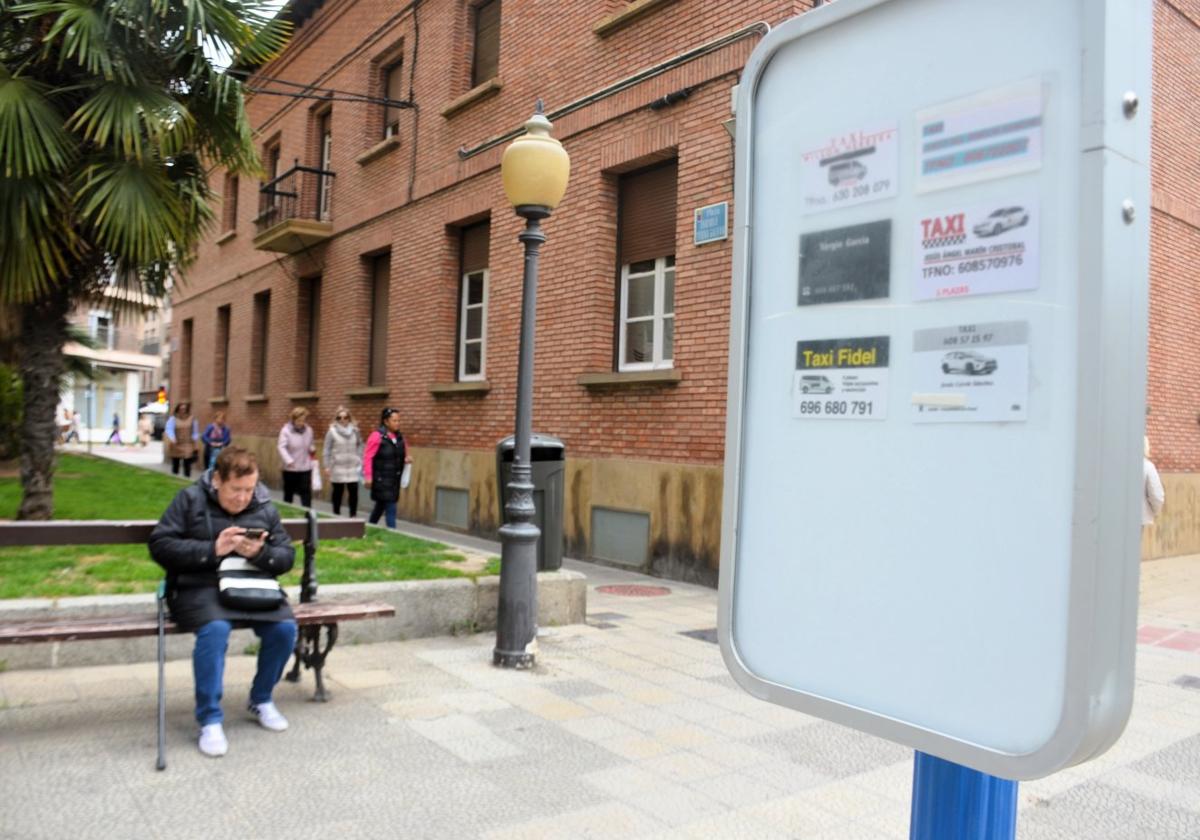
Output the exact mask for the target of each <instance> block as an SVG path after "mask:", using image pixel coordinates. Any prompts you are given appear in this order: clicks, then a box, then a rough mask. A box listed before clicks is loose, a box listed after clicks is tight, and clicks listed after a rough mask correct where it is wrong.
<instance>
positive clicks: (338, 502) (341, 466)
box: [323, 405, 363, 518]
mask: <svg viewBox="0 0 1200 840" xmlns="http://www.w3.org/2000/svg"><path fill="white" fill-rule="evenodd" d="M362 459H363V439H362V435H361V434H359V431H358V424H357V423H355V422H354V418H353V417H352V416H351V415H350V412H349V411H348V410H347V409H346V408H345V407H344V406H340V405H339V406H338V409H337V412H336V413H335V414H334V416H333V423H332V424H330V426H329V431H327V432H326V433H325V457H324V461H323V463H324V464H325V472H326V474H327V475H328V476H329V481H330V483H331V484H332V485H333V513H334V515H335V516H341V515H342V494H343V493H345V494H346V496H347V500H348V505H347V507H348V509H349V511H350V517H351V518H354V517H355V516H356V515H357V514H358V480H359V477H360V476H361V475H362Z"/></svg>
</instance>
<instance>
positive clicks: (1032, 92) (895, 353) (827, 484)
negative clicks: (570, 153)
mask: <svg viewBox="0 0 1200 840" xmlns="http://www.w3.org/2000/svg"><path fill="white" fill-rule="evenodd" d="M1150 44H1151V8H1150V4H1149V2H1148V0H1010V2H1007V3H1003V4H978V3H961V2H957V0H905V2H897V0H838V2H837V3H833V4H828V5H825V6H823V7H821V8H818V9H816V10H814V11H812V12H809V13H807V14H805V15H803V16H802V17H800V18H797V19H794V20H792V21H789V22H787V23H785V24H783V25H782V26H780V27H779V28H777V29H776V30H775V31H773V32H772V33H771V34H770V35H768V36H767V37H766V38H765V39H764V40H763V41H762V42H761V43H760V44H759V46H758V48H757V49H756V50H755V52H754V54H753V55H752V56H751V58H750V60H749V62H748V64H747V67H746V70H745V73H744V75H743V77H742V80H741V82H742V83H741V85H740V90H739V93H738V104H737V148H736V181H735V184H736V206H735V212H734V214H733V217H734V220H735V227H734V280H733V292H732V310H731V330H730V332H731V335H730V372H729V410H728V420H727V435H726V460H725V490H724V509H723V523H722V557H721V581H720V623H719V636H720V642H721V649H722V653H723V655H724V657H725V661H726V663H727V665H728V667H729V669H730V672H731V673H732V674H733V676H734V678H735V679H736V680H737V681H738V683H739V684H740V685H742V687H743V688H745V689H746V690H747V691H749V692H750V693H751V694H753V695H755V696H757V697H760V698H762V699H765V700H769V701H772V702H775V703H779V704H781V705H786V706H789V707H792V708H796V709H799V710H801V711H804V712H807V713H809V714H814V715H817V716H819V717H823V718H826V719H829V720H832V721H835V722H838V723H841V724H845V725H848V726H852V727H854V728H857V729H860V730H863V731H865V732H870V733H873V734H875V735H879V736H882V737H885V738H889V739H891V740H893V741H897V742H900V743H903V744H907V745H909V746H911V747H913V748H914V749H916V750H918V751H920V752H923V753H927V754H930V755H932V756H936V757H938V758H941V759H945V760H946V761H949V762H954V763H957V764H960V765H965V766H966V767H970V768H974V769H975V770H978V771H981V772H982V773H986V774H992V775H994V776H998V777H1002V778H1005V779H1031V778H1038V777H1042V776H1045V775H1048V774H1050V773H1052V772H1054V771H1056V770H1059V769H1061V768H1063V767H1066V766H1069V765H1072V764H1076V763H1079V762H1081V761H1085V760H1088V759H1089V758H1092V757H1095V756H1096V755H1099V754H1100V753H1102V752H1103V751H1104V750H1106V749H1107V748H1108V747H1109V746H1111V745H1112V744H1113V743H1114V742H1115V740H1116V739H1117V737H1118V736H1119V735H1120V733H1121V730H1122V729H1123V727H1124V725H1125V721H1126V719H1127V717H1128V714H1129V709H1130V705H1131V701H1132V693H1133V665H1134V640H1135V632H1136V614H1137V592H1138V587H1137V581H1138V555H1139V527H1140V525H1139V522H1140V519H1139V511H1140V492H1139V491H1140V488H1141V483H1142V482H1141V469H1142V464H1141V436H1142V433H1143V423H1144V410H1143V395H1144V393H1145V384H1146V383H1145V367H1146V359H1145V346H1146V316H1147V274H1148V264H1149V260H1148V250H1149V217H1150V213H1149V172H1148V162H1149V145H1150V144H1149V128H1150V116H1149V102H1148V99H1149V92H1150V84H1151V79H1150ZM1136 97H1140V99H1141V102H1140V105H1138V104H1137V99H1136ZM987 208H994V210H990V211H989V210H988V209H987ZM972 214H974V215H972ZM935 220H936V224H935ZM885 222H886V223H887V224H888V225H889V231H890V235H889V237H888V242H887V246H886V247H887V253H886V259H884V260H882V261H881V260H878V259H875V256H877V255H875V256H872V257H871V258H869V259H867V258H864V256H863V255H866V254H867V251H865V250H863V248H865V247H867V245H866V243H865V241H864V239H863V235H864V231H867V232H870V230H873V229H868V228H867V227H866V226H868V225H873V224H876V223H880V224H882V223H885ZM878 232H880V233H881V234H882V228H879V229H878ZM870 247H876V246H874V245H871V246H870ZM855 248H858V250H859V251H860V256H842V255H849V254H852V252H853V251H854V250H855ZM814 249H815V250H814ZM802 251H803V252H804V253H801V252H802ZM805 261H808V265H809V266H810V267H812V266H817V267H819V272H816V273H814V272H815V269H814V270H813V271H810V272H809V276H808V277H807V278H806V277H805ZM839 262H840V263H841V266H842V268H841V269H839V267H838V266H839ZM945 266H951V268H950V269H949V270H947V269H945V268H944V267H945ZM839 272H840V274H839ZM945 274H949V275H951V276H950V277H949V279H948V280H947V281H946V282H945V283H943V278H942V275H945ZM960 277H961V278H962V282H957V278H960ZM814 278H816V279H814ZM806 283H807V286H806ZM804 288H809V289H810V294H809V297H808V301H807V302H806V301H804V300H802V298H803V297H804V293H803V291H802V289H804ZM930 289H935V291H932V292H931V291H930ZM937 289H941V290H943V291H944V292H945V293H944V294H940V295H939V294H938V293H937V291H936V290H937ZM826 347H828V348H841V349H842V350H845V349H846V348H849V349H848V350H846V351H845V352H844V353H842V356H838V355H837V354H833V353H827V352H826V351H825V350H824V348H826ZM856 348H857V349H864V348H886V350H885V351H884V352H882V354H879V353H877V354H875V355H874V356H872V357H871V359H872V361H871V364H873V365H874V367H871V368H864V369H855V367H854V365H853V364H852V363H851V360H852V358H856V359H858V360H859V361H860V363H861V362H862V360H863V359H866V356H865V355H863V354H862V353H860V354H859V356H853V355H852V354H853V351H854V350H855V349H856ZM806 349H807V350H808V351H809V352H808V353H807V354H806V353H805V350H806ZM843 356H844V360H845V364H843V365H840V366H839V364H838V359H839V358H842V357H843ZM806 360H807V361H806ZM825 362H829V363H828V364H825ZM806 364H809V365H810V366H815V367H813V368H812V369H811V370H810V369H808V368H806V367H805V365H806ZM817 368H820V371H819V372H818V370H817ZM802 389H808V390H807V391H802ZM889 397H890V399H889ZM867 403H869V404H870V410H869V411H868V409H867V407H866V406H865V405H860V406H859V407H858V408H855V405H856V404H867ZM889 403H890V404H889ZM818 419H820V420H822V421H823V422H813V421H815V420H818Z"/></svg>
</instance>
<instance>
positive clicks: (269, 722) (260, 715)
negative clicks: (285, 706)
mask: <svg viewBox="0 0 1200 840" xmlns="http://www.w3.org/2000/svg"><path fill="white" fill-rule="evenodd" d="M249 708H250V714H251V715H253V716H254V719H255V720H257V721H258V723H259V725H260V726H262V727H263V728H264V729H270V730H271V731H272V732H282V731H283V730H285V729H287V728H288V722H287V718H285V717H284V716H283V715H281V714H280V713H279V709H277V708H275V704H274V703H271V702H269V701H268V702H266V703H251V704H250V707H249Z"/></svg>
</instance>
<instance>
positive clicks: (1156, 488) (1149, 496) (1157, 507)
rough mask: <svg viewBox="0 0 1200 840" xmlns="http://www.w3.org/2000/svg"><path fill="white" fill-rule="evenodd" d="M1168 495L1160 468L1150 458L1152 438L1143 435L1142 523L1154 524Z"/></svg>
mask: <svg viewBox="0 0 1200 840" xmlns="http://www.w3.org/2000/svg"><path fill="white" fill-rule="evenodd" d="M1166 500H1167V495H1166V493H1165V492H1164V491H1163V486H1162V479H1161V478H1159V475H1158V469H1157V468H1156V467H1155V466H1154V462H1153V461H1151V460H1150V438H1148V437H1145V436H1143V437H1142V525H1153V524H1154V517H1156V516H1158V514H1159V513H1160V512H1161V511H1162V508H1163V504H1164V503H1165V502H1166Z"/></svg>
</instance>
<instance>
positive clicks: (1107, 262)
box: [719, 0, 1152, 779]
mask: <svg viewBox="0 0 1200 840" xmlns="http://www.w3.org/2000/svg"><path fill="white" fill-rule="evenodd" d="M945 2H953V0H912V2H911V9H912V11H913V13H914V14H915V13H918V12H920V11H922V10H923V11H929V9H930V7H933V8H935V9H936V8H937V7H938V4H940V3H945ZM1053 2H1057V3H1070V4H1071V5H1073V6H1075V7H1077V10H1078V15H1077V19H1078V24H1079V27H1080V30H1079V35H1080V42H1081V43H1082V44H1083V45H1084V50H1083V54H1082V56H1081V57H1076V59H1075V60H1076V61H1080V62H1081V63H1082V72H1081V77H1080V78H1081V88H1080V96H1081V99H1080V101H1079V108H1078V113H1079V116H1080V123H1079V140H1080V145H1079V149H1078V165H1079V178H1078V182H1079V194H1078V195H1077V196H1076V197H1075V200H1074V201H1073V202H1072V203H1071V204H1070V207H1071V208H1074V209H1077V211H1078V248H1077V259H1078V270H1079V274H1080V276H1081V277H1082V276H1086V277H1088V278H1089V280H1088V286H1087V291H1088V294H1086V295H1085V294H1082V293H1081V294H1079V298H1078V300H1079V304H1078V310H1077V311H1076V312H1075V313H1074V317H1075V319H1076V320H1075V322H1074V323H1075V325H1076V326H1077V341H1076V351H1077V356H1078V358H1077V364H1076V368H1075V370H1076V377H1075V383H1074V384H1075V389H1076V391H1075V395H1074V399H1075V413H1074V437H1073V440H1072V441H1071V442H1070V443H1071V444H1072V446H1073V450H1072V457H1073V462H1074V469H1075V473H1074V488H1075V490H1074V495H1073V498H1072V499H1071V500H1070V509H1071V512H1072V516H1071V525H1070V546H1069V551H1067V552H1066V553H1065V555H1064V556H1062V557H1059V558H1057V560H1056V562H1062V563H1065V564H1067V569H1068V574H1069V592H1068V593H1067V598H1066V603H1065V605H1064V610H1065V611H1066V616H1065V621H1066V627H1067V645H1066V650H1065V651H1063V664H1062V668H1063V670H1062V677H1063V680H1064V683H1065V689H1064V691H1063V701H1062V706H1061V710H1060V714H1059V715H1058V723H1057V726H1056V727H1055V730H1054V732H1053V734H1052V735H1051V737H1049V738H1047V739H1046V740H1045V741H1044V742H1043V743H1041V744H1040V745H1038V746H1036V747H1035V748H1033V749H1030V750H1027V751H1020V752H1013V751H1005V750H999V749H996V748H994V747H992V746H990V745H988V744H983V743H977V742H973V741H971V740H969V739H964V738H962V737H958V736H955V735H954V734H948V733H946V732H944V731H941V730H940V729H939V727H938V726H936V725H928V724H927V723H926V724H924V725H917V724H914V723H913V722H912V721H909V720H905V719H900V718H897V717H893V716H888V715H885V714H880V713H879V712H878V711H876V710H874V709H872V708H869V707H867V706H866V705H860V704H855V703H848V702H844V701H842V700H839V699H836V698H833V697H830V696H827V695H824V694H819V693H814V692H811V691H806V690H804V689H802V688H797V687H795V686H790V685H784V684H782V683H780V682H775V681H772V680H771V679H767V678H764V677H763V676H762V675H760V674H758V673H756V672H755V671H754V670H753V669H752V668H751V667H750V666H749V665H748V664H747V658H748V657H747V653H748V652H749V650H748V649H746V648H743V647H742V645H741V644H740V642H739V637H738V629H737V615H736V612H735V601H736V599H737V593H738V589H739V586H740V585H744V580H748V579H749V578H747V577H746V576H748V575H754V574H763V572H761V571H757V572H756V571H755V559H754V558H753V557H745V556H740V555H739V546H740V544H741V537H740V528H741V523H742V520H743V513H744V512H743V509H742V506H741V505H742V496H743V494H744V489H745V488H744V487H743V481H744V475H743V461H744V456H745V449H746V445H747V440H746V430H745V427H746V421H747V416H748V415H747V414H746V410H747V388H748V382H747V381H748V378H749V370H750V368H749V365H750V364H751V363H752V360H751V359H750V358H749V356H750V351H749V347H750V330H751V328H752V327H751V323H750V317H751V311H752V309H751V307H752V304H753V299H754V288H755V283H756V281H757V282H758V283H765V282H768V281H766V280H763V279H761V278H759V277H758V276H757V275H756V274H755V269H756V268H759V269H761V276H762V277H766V276H767V274H768V272H767V271H766V270H765V269H763V267H762V266H756V265H755V259H754V257H755V255H754V253H753V252H752V241H753V240H752V232H753V230H754V226H755V222H756V220H755V218H754V212H755V204H754V199H755V196H754V188H755V183H756V181H755V164H756V160H755V140H756V131H758V125H757V123H758V119H759V115H758V114H757V113H756V101H757V96H758V94H759V87H760V83H761V82H762V81H763V77H764V74H765V73H766V72H767V69H768V67H769V65H770V63H771V61H772V60H773V59H774V58H775V57H776V56H777V55H778V54H779V53H780V51H781V50H783V49H784V48H786V47H789V46H793V45H795V44H796V43H797V42H799V41H802V40H803V39H805V38H806V37H809V36H811V35H814V34H816V33H819V32H821V31H822V30H823V29H825V28H826V27H846V26H855V25H856V20H855V19H856V18H857V17H858V16H860V15H869V14H871V13H872V12H874V11H876V10H879V9H882V8H885V7H899V6H900V5H901V4H900V0H838V2H836V3H832V4H827V5H825V6H823V7H821V8H818V9H816V10H814V11H813V12H809V13H807V14H805V15H803V16H802V17H799V18H796V19H794V20H792V21H789V22H787V23H785V24H783V25H782V26H780V27H779V28H777V29H775V30H774V31H773V32H771V33H770V35H768V36H767V37H766V38H765V39H764V40H763V41H762V42H761V43H760V44H759V46H758V48H757V49H756V50H755V52H754V54H753V55H752V56H751V58H750V60H749V62H748V64H747V66H746V68H745V72H744V74H743V76H742V78H741V83H740V89H739V91H738V102H737V144H736V172H735V212H734V214H733V215H734V231H733V234H734V259H733V262H734V271H733V275H734V276H733V288H732V297H731V326H730V364H729V408H728V414H727V426H726V455H725V487H724V497H723V521H722V542H721V567H720V613H719V637H720V644H721V650H722V654H723V655H724V658H725V661H726V664H727V666H728V667H729V670H730V672H731V673H732V675H733V676H734V678H735V679H736V680H737V682H738V683H739V684H740V685H741V686H742V687H743V688H745V689H746V690H747V691H748V692H750V693H751V694H753V695H755V696H757V697H759V698H761V699H764V700H768V701H770V702H774V703H778V704H780V705H784V706H789V707H792V708H795V709H799V710H801V711H804V712H807V713H810V714H814V715H817V716H819V717H822V718H825V719H828V720H831V721H834V722H837V723H841V724H845V725H847V726H851V727H854V728H856V729H860V730H863V731H866V732H870V733H873V734H876V735H879V736H882V737H885V738H889V739H891V740H894V741H897V742H901V743H904V744H907V745H910V746H912V747H913V748H914V749H917V750H920V751H922V752H926V753H930V754H932V755H936V756H938V757H941V758H945V759H947V760H949V761H953V762H956V763H959V764H962V765H966V766H969V767H972V768H975V769H978V770H981V771H983V772H985V773H990V774H993V775H996V776H1000V777H1004V778H1009V779H1031V778H1038V777H1041V776H1044V775H1047V774H1049V773H1051V772H1054V771H1055V770H1058V769H1060V768H1062V767H1065V766H1068V765H1071V764H1075V763H1079V762H1081V761H1085V760H1088V759H1089V758H1093V757H1095V756H1097V755H1099V754H1100V753H1102V752H1103V751H1104V750H1106V749H1108V747H1110V746H1111V745H1112V744H1113V743H1114V742H1115V741H1116V739H1117V738H1118V737H1119V735H1120V733H1121V731H1122V729H1123V727H1124V724H1125V721H1126V720H1127V718H1128V714H1129V709H1130V705H1131V703H1132V690H1133V665H1134V649H1135V631H1136V616H1137V591H1138V572H1139V569H1138V557H1139V527H1140V526H1139V524H1138V523H1139V521H1140V520H1139V519H1138V511H1139V510H1140V496H1139V494H1138V492H1137V491H1138V488H1139V487H1140V475H1141V436H1142V434H1143V429H1144V407H1143V406H1144V402H1143V401H1144V394H1145V387H1146V364H1145V360H1146V357H1145V352H1146V333H1147V325H1146V322H1147V298H1148V288H1147V286H1148V284H1147V282H1146V277H1147V273H1148V265H1149V217H1150V195H1149V171H1148V165H1149V151H1150V148H1149V146H1150V142H1149V125H1150V118H1149V99H1150V91H1151V68H1150V45H1151V42H1152V10H1151V6H1150V4H1149V3H1148V2H1147V0H1053ZM905 3H906V4H908V3H909V0H905ZM964 5H965V4H964ZM939 34H941V35H943V36H944V35H946V33H939ZM928 60H930V61H933V60H935V59H932V58H930V59H928ZM827 69H828V71H829V72H830V73H836V72H837V68H835V67H830V68H827ZM1020 78H1021V74H1020V72H1019V71H1015V72H1014V75H1013V79H1014V80H1017V79H1020ZM818 83H819V80H818V79H812V78H808V79H805V80H803V82H802V83H801V84H800V85H798V87H797V90H798V91H800V92H799V93H798V94H797V97H798V101H800V100H802V97H803V92H802V89H803V87H804V86H805V85H812V84H818ZM1139 100H1140V101H1139ZM797 107H800V106H799V105H798V106H797ZM902 172H904V175H905V177H908V173H907V171H905V170H902ZM771 268H776V267H775V266H772V267H771ZM781 273H782V274H785V275H786V276H788V277H790V276H791V275H790V274H786V272H780V271H778V270H776V271H775V275H776V276H778V275H779V274H781ZM1080 288H1081V291H1082V287H1080ZM931 305H934V306H936V305H939V304H931ZM862 334H863V335H867V334H870V331H866V332H863V333H862ZM903 340H904V337H903V336H895V337H893V354H894V353H895V352H896V347H897V342H898V341H903ZM894 402H899V401H898V400H894ZM833 480H835V481H836V477H834V479H833ZM799 518H800V517H799V516H798V517H797V518H796V519H794V520H792V521H790V522H786V523H781V526H780V527H784V528H792V529H795V527H796V524H797V520H798V519H799ZM905 536H908V537H912V536H913V535H898V536H897V539H898V540H900V539H904V538H905ZM802 542H803V539H802V538H798V539H797V543H798V544H802ZM996 631H997V635H996V644H997V645H1003V629H1002V628H996ZM865 641H869V640H865ZM793 643H794V644H800V643H801V642H800V641H799V640H795V641H794V642H793ZM756 653H758V654H763V652H762V651H756ZM765 655H771V656H778V655H779V654H775V653H769V654H765ZM982 655H984V656H986V655H988V652H987V651H983V652H982ZM1029 690H1031V691H1036V690H1038V687H1037V686H1030V687H1029Z"/></svg>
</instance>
